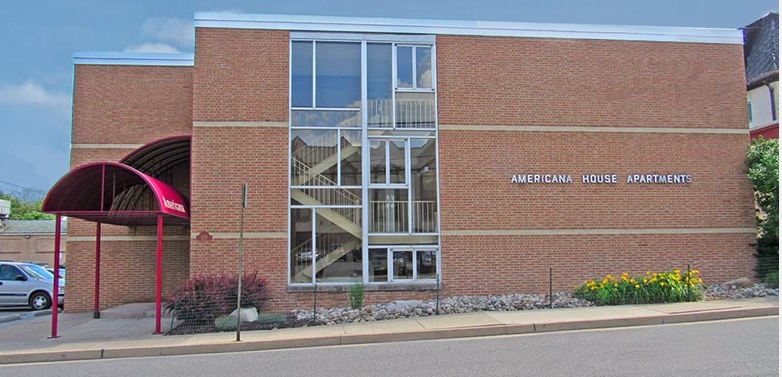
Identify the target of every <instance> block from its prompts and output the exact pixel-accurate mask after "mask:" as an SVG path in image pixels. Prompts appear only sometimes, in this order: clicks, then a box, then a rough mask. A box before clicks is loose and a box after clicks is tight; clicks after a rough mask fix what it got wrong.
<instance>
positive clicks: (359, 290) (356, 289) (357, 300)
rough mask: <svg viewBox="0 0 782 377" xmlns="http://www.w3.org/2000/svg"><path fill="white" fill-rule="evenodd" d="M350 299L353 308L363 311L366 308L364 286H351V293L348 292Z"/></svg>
mask: <svg viewBox="0 0 782 377" xmlns="http://www.w3.org/2000/svg"><path fill="white" fill-rule="evenodd" d="M348 298H349V299H350V307H351V308H353V309H361V308H362V307H364V284H363V283H361V282H358V283H355V284H353V285H351V286H350V291H348Z"/></svg>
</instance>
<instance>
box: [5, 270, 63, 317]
mask: <svg viewBox="0 0 782 377" xmlns="http://www.w3.org/2000/svg"><path fill="white" fill-rule="evenodd" d="M53 287H54V275H53V274H52V273H51V272H49V271H47V270H46V269H45V268H43V267H41V266H39V265H37V264H32V263H21V262H0V306H6V307H7V306H29V307H30V308H31V309H33V310H42V309H48V308H50V307H51V306H52V302H53V301H52V289H53ZM58 290H59V292H58V296H59V297H58V298H57V306H60V307H62V306H63V305H65V279H59V289H58Z"/></svg>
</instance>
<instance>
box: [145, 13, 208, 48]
mask: <svg viewBox="0 0 782 377" xmlns="http://www.w3.org/2000/svg"><path fill="white" fill-rule="evenodd" d="M141 33H142V35H143V36H145V37H152V38H153V39H155V40H157V41H160V42H167V43H173V44H174V45H176V46H179V47H182V48H187V49H192V48H193V46H194V45H195V28H194V27H193V21H192V20H191V21H187V20H183V19H181V18H162V17H153V18H149V19H147V20H146V21H144V24H143V25H142V26H141Z"/></svg>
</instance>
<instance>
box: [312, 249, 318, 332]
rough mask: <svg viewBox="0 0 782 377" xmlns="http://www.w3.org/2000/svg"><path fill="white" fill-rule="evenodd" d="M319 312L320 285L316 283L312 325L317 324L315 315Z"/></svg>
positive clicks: (313, 256)
mask: <svg viewBox="0 0 782 377" xmlns="http://www.w3.org/2000/svg"><path fill="white" fill-rule="evenodd" d="M314 253H315V251H314V250H313V254H312V258H313V259H315V254H314ZM317 312H318V283H315V299H314V300H313V303H312V324H313V325H314V324H315V314H316V313H317Z"/></svg>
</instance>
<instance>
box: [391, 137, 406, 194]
mask: <svg viewBox="0 0 782 377" xmlns="http://www.w3.org/2000/svg"><path fill="white" fill-rule="evenodd" d="M405 144H406V143H405V141H404V140H391V141H390V142H389V143H388V148H389V152H390V157H391V160H390V161H389V174H390V176H389V178H390V179H389V182H390V183H396V184H404V183H406V182H407V175H406V174H405V161H406V160H407V153H406V151H405Z"/></svg>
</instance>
